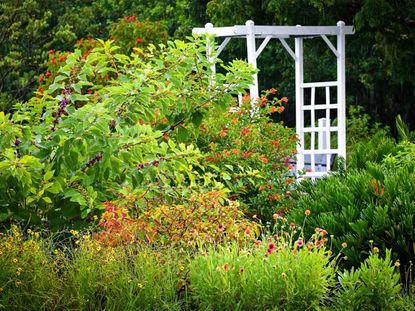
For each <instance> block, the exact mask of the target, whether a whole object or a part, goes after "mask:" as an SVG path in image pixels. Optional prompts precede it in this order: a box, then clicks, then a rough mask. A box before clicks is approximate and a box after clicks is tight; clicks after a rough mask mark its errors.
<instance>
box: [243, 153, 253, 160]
mask: <svg viewBox="0 0 415 311" xmlns="http://www.w3.org/2000/svg"><path fill="white" fill-rule="evenodd" d="M251 154H252V152H251V151H245V152H244V153H243V155H242V157H243V158H244V159H247V158H249V157H250V156H251Z"/></svg>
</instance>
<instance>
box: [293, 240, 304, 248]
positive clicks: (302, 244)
mask: <svg viewBox="0 0 415 311" xmlns="http://www.w3.org/2000/svg"><path fill="white" fill-rule="evenodd" d="M295 243H296V244H297V246H298V247H303V246H304V242H303V239H302V238H298V240H297V242H295Z"/></svg>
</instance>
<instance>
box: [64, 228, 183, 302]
mask: <svg viewBox="0 0 415 311" xmlns="http://www.w3.org/2000/svg"><path fill="white" fill-rule="evenodd" d="M178 257H179V255H176V254H174V253H173V252H171V251H169V250H163V252H160V251H157V250H154V249H151V248H145V247H138V246H137V245H133V244H128V245H122V246H118V247H105V246H103V245H102V243H100V242H99V241H96V240H94V239H91V238H90V237H89V236H86V237H83V238H81V240H80V243H79V247H78V248H76V249H75V250H74V252H73V258H72V259H71V260H70V261H68V262H67V264H68V266H67V267H66V269H65V274H64V279H65V287H64V288H63V292H64V297H65V301H66V305H67V308H68V309H72V310H175V309H178V298H177V295H176V294H177V293H176V291H177V290H176V287H177V284H178V282H179V279H180V272H181V268H180V267H181V266H182V264H181V260H180V259H179V258H178Z"/></svg>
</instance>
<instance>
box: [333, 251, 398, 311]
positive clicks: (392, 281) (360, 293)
mask: <svg viewBox="0 0 415 311" xmlns="http://www.w3.org/2000/svg"><path fill="white" fill-rule="evenodd" d="M339 284H340V288H339V289H338V290H337V291H336V293H335V299H334V301H335V305H336V307H337V309H338V310H356V311H357V310H385V311H386V310H404V309H401V307H402V303H403V301H402V297H401V296H400V292H401V286H400V284H399V273H397V272H396V271H395V267H394V265H393V263H392V259H391V252H390V251H389V250H388V251H386V256H385V259H382V258H381V257H380V256H379V254H378V253H374V254H371V255H370V256H369V257H368V258H367V259H366V260H365V261H364V262H362V264H361V265H360V267H359V268H358V269H357V270H355V269H352V270H351V271H345V272H343V273H341V274H340V275H339Z"/></svg>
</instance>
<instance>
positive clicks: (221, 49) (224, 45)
mask: <svg viewBox="0 0 415 311" xmlns="http://www.w3.org/2000/svg"><path fill="white" fill-rule="evenodd" d="M231 39H232V38H231V37H227V38H225V40H223V42H222V43H221V45H220V46H219V47H218V50H217V51H216V55H215V59H216V58H218V57H219V55H220V53H222V51H223V49H224V48H225V47H226V46H227V45H228V43H229V41H231Z"/></svg>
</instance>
